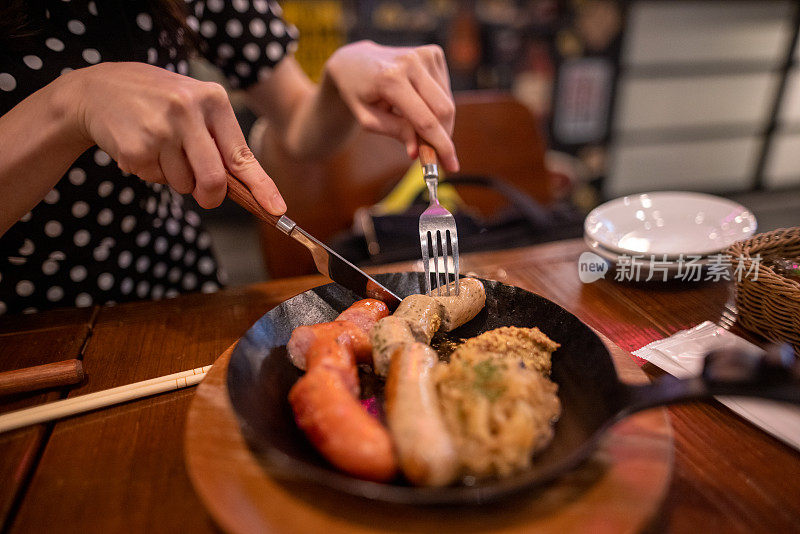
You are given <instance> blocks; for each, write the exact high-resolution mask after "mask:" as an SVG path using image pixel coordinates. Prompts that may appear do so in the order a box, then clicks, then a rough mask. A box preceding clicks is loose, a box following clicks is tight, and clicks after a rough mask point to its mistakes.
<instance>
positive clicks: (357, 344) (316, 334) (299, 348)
mask: <svg viewBox="0 0 800 534" xmlns="http://www.w3.org/2000/svg"><path fill="white" fill-rule="evenodd" d="M387 315H389V308H388V306H386V304H384V303H383V302H381V301H379V300H375V299H363V300H359V301H356V302H354V303H353V304H352V305H351V306H350V307H349V308H347V309H346V310H345V311H343V312H342V313H340V314H339V316H338V317H337V318H336V320H335V321H331V322H328V323H319V324H315V325H310V326H298V327H297V328H295V329H294V330H293V331H292V335H291V337H290V338H289V342H288V343H287V344H286V351H287V352H288V353H289V359H290V360H291V361H292V363H293V364H294V365H295V366H296V367H297V368H299V369H302V370H305V369H306V352H308V350H309V348H311V345H313V344H314V342H315V341H316V340H317V339H319V338H321V337H326V338H327V337H330V338H338V339H339V340H340V342H342V343H345V342H348V343H351V344H352V348H353V354H354V355H355V358H356V361H357V362H359V363H372V344H371V343H370V340H369V331H370V329H371V328H372V326H373V325H374V324H375V323H376V322H377V321H378V320H379V319H382V318H384V317H386V316H387ZM348 338H349V340H348Z"/></svg>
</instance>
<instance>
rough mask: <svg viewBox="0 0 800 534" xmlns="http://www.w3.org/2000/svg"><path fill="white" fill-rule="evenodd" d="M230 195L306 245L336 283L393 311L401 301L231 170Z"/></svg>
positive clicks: (315, 262)
mask: <svg viewBox="0 0 800 534" xmlns="http://www.w3.org/2000/svg"><path fill="white" fill-rule="evenodd" d="M228 196H229V197H230V198H231V199H232V200H233V201H234V202H236V203H237V204H239V205H240V206H242V207H243V208H244V209H246V210H247V211H249V212H250V213H252V214H253V215H255V216H256V217H258V218H259V219H261V220H262V221H264V222H267V223H269V224H270V225H272V226H274V227H275V228H277V229H278V230H280V231H281V232H283V233H284V234H286V235H288V236H289V237H291V238H293V239H294V240H295V241H297V242H299V243H300V244H302V245H303V246H305V247H306V248H307V249H308V251H309V252H311V256H312V258H314V265H316V266H317V270H318V271H319V272H320V273H322V274H323V275H325V276H327V277H328V278H330V279H331V280H333V281H334V282H336V283H337V284H340V285H342V286H344V287H346V288H347V289H349V290H350V291H352V292H354V293H355V294H356V295H358V296H360V297H363V298H374V299H378V300H381V301H383V302H385V303H386V305H387V306H389V308H390V309H392V310H394V309H395V308H397V306H398V305H399V304H400V297H398V296H397V295H395V294H394V293H393V292H392V291H390V290H389V289H388V288H386V287H384V286H383V285H381V284H380V283H378V281H377V280H375V279H374V278H372V277H371V276H369V275H368V274H367V273H365V272H364V271H362V270H361V269H359V268H358V267H356V266H355V265H353V264H352V263H350V262H349V261H347V260H346V259H344V258H343V257H342V256H340V255H339V254H338V253H336V251H334V250H333V249H331V248H330V247H328V246H327V245H325V244H324V243H322V242H321V241H320V240H318V239H317V238H315V237H314V236H312V235H311V234H309V233H308V232H306V231H305V230H303V229H302V228H300V227H299V226H297V223H295V222H294V221H293V220H291V219H290V218H289V217H287V216H286V215H282V216H280V217H278V216H276V215H272V214H271V213H270V212H268V211H267V210H266V209H264V207H263V206H261V204H259V203H258V201H256V199H255V197H254V196H253V193H251V192H250V189H249V188H248V187H247V186H246V185H245V184H244V183H242V182H241V181H240V180H239V179H238V178H236V177H235V176H233V175H232V174H230V173H228Z"/></svg>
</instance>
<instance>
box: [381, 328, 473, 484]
mask: <svg viewBox="0 0 800 534" xmlns="http://www.w3.org/2000/svg"><path fill="white" fill-rule="evenodd" d="M436 365H441V364H439V358H438V356H437V354H436V352H435V351H434V350H433V349H432V348H430V346H428V345H426V344H424V343H408V344H405V345H400V346H398V348H397V349H396V350H395V352H394V354H393V355H392V358H391V365H390V368H389V378H388V380H387V381H386V390H385V391H386V420H387V423H388V425H389V431H390V432H391V435H392V438H393V440H394V444H395V447H396V448H397V454H398V456H399V461H400V466H401V468H402V470H403V474H405V476H406V478H408V480H409V481H410V482H412V483H414V484H416V485H422V486H444V485H447V484H449V483H450V482H452V481H453V479H454V478H455V476H456V474H457V471H458V466H459V464H458V455H457V454H456V450H455V446H454V445H453V441H452V438H451V437H450V434H449V433H448V431H447V428H446V426H445V423H444V419H443V418H442V414H441V412H440V410H439V400H438V397H437V395H436V389H435V386H434V384H433V378H432V376H433V368H434V366H436Z"/></svg>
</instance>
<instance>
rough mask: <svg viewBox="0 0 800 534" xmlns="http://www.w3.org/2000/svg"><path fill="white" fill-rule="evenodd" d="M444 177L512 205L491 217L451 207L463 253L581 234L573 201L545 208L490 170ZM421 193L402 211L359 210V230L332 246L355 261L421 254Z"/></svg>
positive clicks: (340, 237)
mask: <svg viewBox="0 0 800 534" xmlns="http://www.w3.org/2000/svg"><path fill="white" fill-rule="evenodd" d="M443 183H446V184H450V185H453V186H459V185H468V186H477V187H483V188H486V189H491V190H493V191H496V192H498V193H500V194H501V195H502V196H503V197H505V198H506V199H507V200H508V201H509V207H508V208H507V209H506V210H504V211H503V212H502V213H501V214H500V215H498V216H496V217H493V218H492V219H491V220H486V219H483V218H480V217H477V216H475V215H472V214H470V213H468V212H464V211H455V212H454V213H453V216H454V217H455V219H456V226H457V227H458V247H459V253H460V254H463V253H466V252H474V251H487V250H497V249H504V248H514V247H521V246H525V245H532V244H536V243H543V242H546V241H556V240H559V239H567V238H573V237H580V236H581V235H582V234H583V215H582V214H580V213H578V211H577V209H576V208H575V207H574V206H572V205H570V204H559V205H556V206H553V207H552V208H549V209H547V208H544V207H543V206H541V205H540V204H539V203H538V202H536V201H535V200H534V199H532V198H531V197H530V196H529V195H528V194H526V193H524V192H522V191H520V190H519V189H517V188H516V187H514V186H512V185H510V184H508V183H506V182H504V181H502V180H498V179H495V178H490V177H486V176H453V177H449V178H448V179H447V180H446V181H445V182H443ZM423 193H424V192H423ZM423 193H420V195H419V196H418V197H417V198H416V199H415V200H414V203H413V204H412V205H411V207H410V208H409V209H408V210H406V211H405V212H404V213H401V214H390V215H375V214H374V213H373V212H372V211H371V210H370V209H369V208H365V209H362V210H359V212H358V213H356V216H355V221H354V227H355V228H357V230H354V231H350V232H346V233H343V234H339V235H337V236H335V237H334V238H333V239H332V240H331V242H330V245H331V247H332V248H333V249H334V250H336V251H337V252H339V254H341V255H342V256H344V257H345V258H347V259H348V260H350V261H351V262H353V263H355V264H357V265H377V264H383V263H391V262H396V261H407V260H415V259H419V258H420V257H421V253H420V244H419V216H420V215H421V214H422V212H423V211H425V209H426V208H427V207H428V203H427V202H426V200H425V199H424V198H423ZM425 196H426V197H427V195H425Z"/></svg>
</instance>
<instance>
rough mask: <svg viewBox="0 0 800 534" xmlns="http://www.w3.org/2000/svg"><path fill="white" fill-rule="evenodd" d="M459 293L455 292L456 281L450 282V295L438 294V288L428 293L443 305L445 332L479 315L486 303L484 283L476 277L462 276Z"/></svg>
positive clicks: (443, 328) (443, 326) (443, 290)
mask: <svg viewBox="0 0 800 534" xmlns="http://www.w3.org/2000/svg"><path fill="white" fill-rule="evenodd" d="M458 283H459V294H458V296H456V294H455V282H452V283H450V284H449V287H450V296H449V297H448V296H446V295H444V292H445V289H444V288H442V295H441V296H437V295H436V290H433V291H431V292H430V293H428V294H429V295H430V296H432V297H433V299H434V300H435V301H436V302H438V303H439V304H440V305H441V307H442V326H441V329H442V330H444V331H445V332H450V331H451V330H455V329H456V328H458V327H459V326H461V325H463V324H464V323H466V322H467V321H470V320H472V318H473V317H475V316H476V315H478V312H480V311H481V310H482V309H483V307H484V305H485V304H486V289H485V288H484V287H483V283H481V281H480V280H476V279H475V278H460V279H459V280H458Z"/></svg>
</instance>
